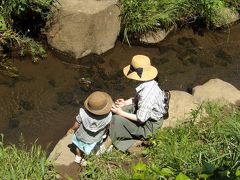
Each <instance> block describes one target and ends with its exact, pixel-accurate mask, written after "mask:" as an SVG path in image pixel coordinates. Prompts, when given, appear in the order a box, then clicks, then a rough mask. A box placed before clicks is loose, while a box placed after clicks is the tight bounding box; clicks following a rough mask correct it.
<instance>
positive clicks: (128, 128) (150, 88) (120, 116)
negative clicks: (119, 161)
mask: <svg viewBox="0 0 240 180" xmlns="http://www.w3.org/2000/svg"><path fill="white" fill-rule="evenodd" d="M123 73H124V75H125V76H126V77H127V78H129V79H132V80H135V81H138V82H139V85H138V86H137V87H136V95H135V97H131V98H129V99H127V100H124V99H117V100H116V101H115V104H114V105H113V107H112V109H111V111H112V112H113V113H114V115H113V117H112V122H111V124H110V131H109V132H110V133H109V135H110V138H111V140H112V143H113V145H114V146H115V147H116V148H117V149H119V150H121V151H123V152H125V151H127V150H129V148H130V147H133V146H134V145H135V144H136V143H139V142H141V141H139V140H140V139H146V138H147V137H148V136H149V135H151V134H153V133H155V132H156V130H157V129H158V128H160V127H161V125H162V123H163V119H164V117H165V115H166V114H167V109H166V107H167V106H168V103H167V101H166V99H167V97H166V95H170V94H166V93H165V91H163V90H161V89H160V88H159V86H158V83H157V82H156V81H155V80H154V79H155V78H156V77H157V74H158V71H157V69H156V68H155V67H154V66H152V65H151V61H150V59H149V57H147V56H145V55H135V56H134V57H133V58H132V61H131V64H130V65H128V66H126V67H125V68H124V69H123Z"/></svg>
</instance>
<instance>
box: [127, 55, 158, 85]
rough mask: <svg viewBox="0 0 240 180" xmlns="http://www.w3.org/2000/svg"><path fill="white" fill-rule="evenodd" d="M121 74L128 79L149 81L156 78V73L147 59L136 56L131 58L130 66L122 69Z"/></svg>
mask: <svg viewBox="0 0 240 180" xmlns="http://www.w3.org/2000/svg"><path fill="white" fill-rule="evenodd" d="M123 73H124V75H125V76H126V77H127V78H129V79H134V80H138V81H149V80H152V79H154V78H155V77H156V76H157V74H158V71H157V69H156V68H155V67H153V66H152V65H151V61H150V59H149V57H147V56H144V55H136V56H133V58H132V62H131V64H130V65H128V66H126V67H125V68H123Z"/></svg>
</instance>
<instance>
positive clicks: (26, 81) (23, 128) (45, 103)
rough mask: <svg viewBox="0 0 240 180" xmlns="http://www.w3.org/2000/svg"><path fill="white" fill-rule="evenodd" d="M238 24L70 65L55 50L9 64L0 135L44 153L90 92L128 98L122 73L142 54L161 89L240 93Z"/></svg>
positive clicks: (187, 32)
mask: <svg viewBox="0 0 240 180" xmlns="http://www.w3.org/2000/svg"><path fill="white" fill-rule="evenodd" d="M239 47H240V24H238V25H235V26H233V27H232V28H231V30H226V31H222V32H207V31H206V32H204V34H201V35H199V34H197V33H194V32H193V31H192V29H187V28H186V29H182V30H180V31H178V32H173V33H172V34H171V35H170V36H169V37H168V38H167V39H166V40H164V41H163V42H161V43H158V44H155V45H132V46H131V47H129V46H128V45H126V44H122V43H121V42H117V43H116V46H115V47H114V48H113V49H112V50H110V51H108V52H106V53H104V54H102V55H101V56H99V55H90V56H88V57H85V58H82V59H80V60H73V59H71V58H68V57H66V56H63V55H61V54H59V53H56V52H55V51H52V50H49V51H48V58H47V59H45V60H42V61H40V62H39V63H38V64H33V63H32V62H31V60H30V59H29V58H23V59H16V58H15V59H13V63H14V65H15V66H16V67H17V68H18V69H19V71H20V76H19V78H17V79H13V78H8V77H6V76H1V75H0V113H1V116H0V132H1V133H3V134H4V141H5V142H7V143H14V144H18V143H23V139H24V143H26V144H31V143H33V142H34V141H36V139H37V143H39V144H41V145H42V146H43V147H44V148H46V147H48V148H47V150H48V152H49V151H51V149H52V148H53V147H54V145H55V144H56V143H57V141H58V140H59V139H61V138H62V137H63V136H64V134H65V133H66V132H67V130H68V129H69V128H70V127H71V126H72V125H73V123H74V121H75V116H76V115H77V113H78V110H79V107H80V106H81V104H82V102H83V101H84V99H85V98H86V96H87V95H89V94H90V93H91V92H93V91H95V90H102V91H106V92H108V93H109V94H111V95H112V96H113V98H114V99H115V98H117V97H126V98H127V97H129V96H131V95H133V93H134V87H135V84H134V83H133V82H132V81H130V80H127V79H126V78H124V76H123V74H122V68H123V67H124V66H125V65H127V64H128V63H129V62H130V61H131V57H132V56H133V55H135V54H145V55H148V56H149V57H150V58H151V59H152V64H153V65H154V66H156V67H157V69H158V71H159V83H160V86H161V87H162V89H170V90H173V89H174V90H183V91H187V92H189V93H191V89H192V88H193V87H194V86H196V85H199V84H203V83H204V82H206V81H208V80H209V79H212V78H220V79H222V80H225V81H227V82H229V83H231V84H233V85H234V86H235V87H237V88H238V89H240V51H239Z"/></svg>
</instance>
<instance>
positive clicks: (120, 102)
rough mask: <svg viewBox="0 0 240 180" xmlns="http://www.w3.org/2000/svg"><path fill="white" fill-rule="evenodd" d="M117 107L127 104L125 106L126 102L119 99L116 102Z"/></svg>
mask: <svg viewBox="0 0 240 180" xmlns="http://www.w3.org/2000/svg"><path fill="white" fill-rule="evenodd" d="M115 105H118V106H119V107H123V106H125V105H126V104H125V100H124V99H117V100H116V101H115Z"/></svg>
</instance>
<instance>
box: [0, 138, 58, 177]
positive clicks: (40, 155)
mask: <svg viewBox="0 0 240 180" xmlns="http://www.w3.org/2000/svg"><path fill="white" fill-rule="evenodd" d="M1 137H2V140H1V141H0V166H1V168H0V177H1V179H2V180H4V179H6V180H9V179H13V180H14V179H34V180H38V179H39V180H40V179H45V180H50V179H55V175H56V172H55V171H54V168H53V166H52V165H51V164H50V163H49V162H48V161H47V158H46V154H45V152H44V151H43V150H42V149H41V147H40V146H37V145H35V144H34V145H33V146H32V147H31V149H28V150H27V149H26V148H21V149H20V148H16V147H15V146H14V145H7V146H5V145H4V144H3V136H1Z"/></svg>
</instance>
